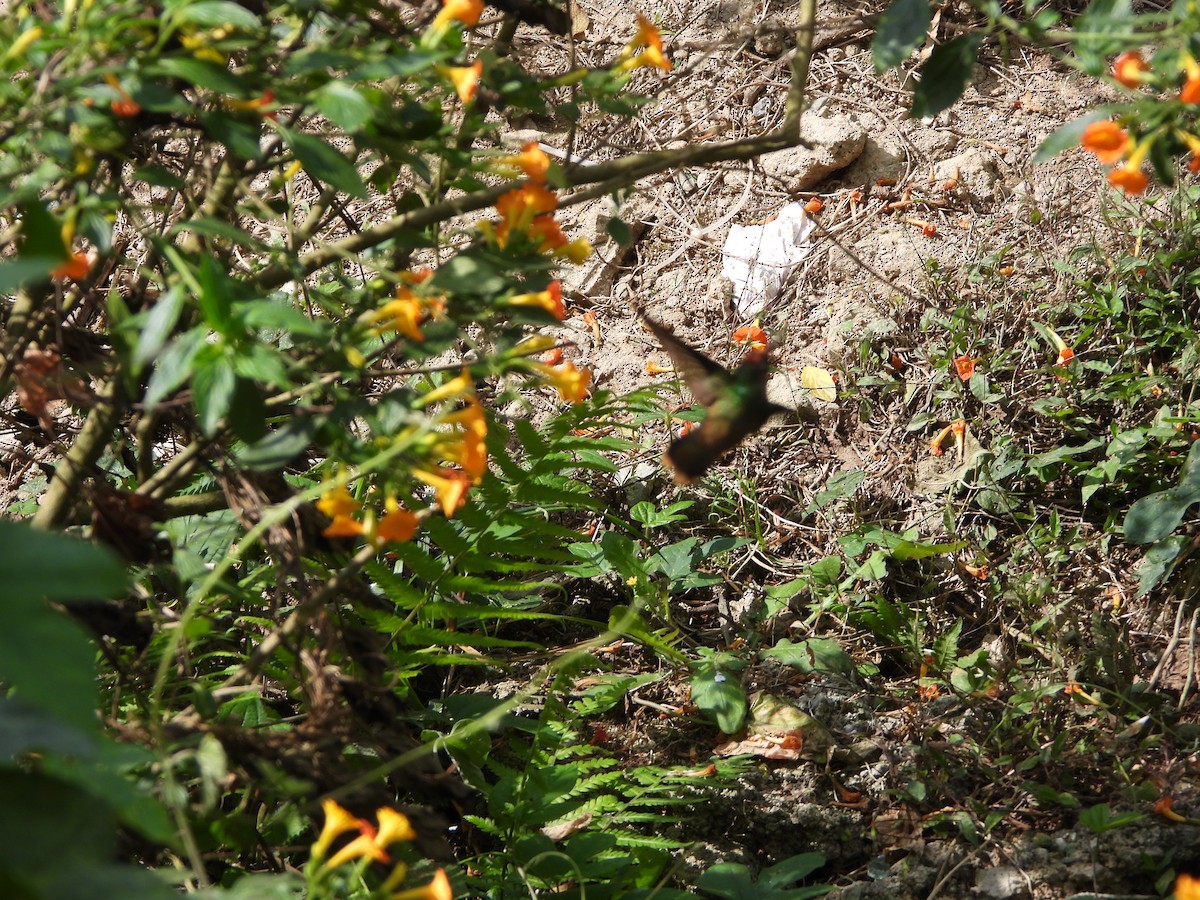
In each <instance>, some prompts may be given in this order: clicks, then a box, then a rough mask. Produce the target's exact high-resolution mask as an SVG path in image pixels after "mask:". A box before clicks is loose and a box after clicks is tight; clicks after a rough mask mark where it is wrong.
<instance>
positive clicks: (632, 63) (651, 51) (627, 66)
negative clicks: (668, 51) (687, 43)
mask: <svg viewBox="0 0 1200 900" xmlns="http://www.w3.org/2000/svg"><path fill="white" fill-rule="evenodd" d="M643 68H645V69H661V70H662V71H664V72H670V71H671V61H670V60H669V59H667V58H666V57H665V56H664V55H663V52H662V51H661V50H659V49H657V48H655V47H647V48H646V49H645V50H642V51H640V52H638V53H636V54H635V55H633V56H631V57H629V59H626V60H623V61H622V62H619V63H617V65H616V66H615V67H614V68H613V71H614V72H632V71H633V70H634V69H643Z"/></svg>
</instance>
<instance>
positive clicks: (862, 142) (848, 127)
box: [759, 115, 867, 192]
mask: <svg viewBox="0 0 1200 900" xmlns="http://www.w3.org/2000/svg"><path fill="white" fill-rule="evenodd" d="M800 134H801V137H803V138H804V140H805V142H806V143H807V144H808V145H809V146H807V147H788V148H787V149H784V150H776V151H775V152H774V153H767V154H764V155H763V156H762V157H760V158H759V164H760V165H761V166H762V170H763V172H765V173H766V174H767V175H768V176H769V177H772V178H776V179H778V180H779V181H781V182H782V183H783V185H784V186H785V187H786V188H787V190H789V191H792V192H798V191H806V190H808V189H809V188H811V187H813V185H815V184H817V183H818V182H820V181H822V180H824V179H825V178H828V177H829V176H830V175H831V174H832V173H834V172H837V171H839V170H841V169H844V168H846V166H848V165H850V164H851V163H852V162H854V161H855V160H856V159H858V157H859V156H860V155H861V154H862V152H863V149H864V148H865V147H866V145H867V133H866V131H865V130H864V129H863V127H862V125H860V124H859V123H858V120H856V119H854V118H851V117H850V116H844V115H831V116H828V117H826V118H816V117H808V116H806V117H805V118H804V120H803V121H802V122H801V123H800Z"/></svg>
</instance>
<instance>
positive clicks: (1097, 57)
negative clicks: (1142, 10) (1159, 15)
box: [1073, 0, 1133, 75]
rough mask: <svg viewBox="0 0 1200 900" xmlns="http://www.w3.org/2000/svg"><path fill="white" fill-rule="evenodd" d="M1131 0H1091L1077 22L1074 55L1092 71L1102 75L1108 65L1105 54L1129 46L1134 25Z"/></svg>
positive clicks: (1087, 70) (1074, 31) (1090, 73)
mask: <svg viewBox="0 0 1200 900" xmlns="http://www.w3.org/2000/svg"><path fill="white" fill-rule="evenodd" d="M1132 16H1133V4H1132V2H1131V0H1092V2H1091V3H1089V4H1088V7H1087V9H1085V10H1084V11H1083V14H1082V15H1081V16H1080V17H1079V19H1078V20H1077V21H1076V23H1075V28H1074V30H1073V43H1074V46H1075V55H1076V56H1077V57H1079V61H1080V62H1081V63H1082V64H1083V68H1084V70H1085V71H1086V72H1087V73H1088V74H1089V75H1100V74H1101V73H1103V72H1104V70H1105V69H1106V68H1107V67H1108V60H1107V59H1106V57H1108V56H1110V55H1112V54H1114V53H1117V52H1119V51H1121V50H1123V49H1125V47H1126V46H1127V44H1126V42H1127V41H1128V37H1127V35H1128V34H1129V32H1130V31H1131V29H1132V24H1131V22H1130V19H1131V18H1132Z"/></svg>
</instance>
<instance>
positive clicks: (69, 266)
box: [50, 253, 92, 281]
mask: <svg viewBox="0 0 1200 900" xmlns="http://www.w3.org/2000/svg"><path fill="white" fill-rule="evenodd" d="M91 268H92V264H91V262H89V261H88V258H87V256H86V254H83V253H72V254H71V257H70V258H69V259H68V260H67V261H66V262H65V263H62V264H60V265H57V266H55V267H54V268H53V269H51V270H50V277H51V278H53V279H55V280H56V281H79V280H80V279H83V278H86V277H87V273H88V271H89V270H90V269H91Z"/></svg>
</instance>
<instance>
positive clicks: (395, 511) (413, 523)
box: [371, 497, 421, 846]
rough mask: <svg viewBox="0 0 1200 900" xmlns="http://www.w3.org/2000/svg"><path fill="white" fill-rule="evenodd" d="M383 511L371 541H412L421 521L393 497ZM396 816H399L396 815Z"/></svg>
mask: <svg viewBox="0 0 1200 900" xmlns="http://www.w3.org/2000/svg"><path fill="white" fill-rule="evenodd" d="M384 509H385V510H386V511H385V512H384V515H383V518H382V519H380V520H379V522H378V523H377V524H376V525H375V528H374V531H373V534H372V535H371V538H372V540H374V541H376V542H378V543H387V542H388V541H395V542H396V543H398V544H399V543H403V542H404V541H410V540H412V537H413V535H414V534H416V533H417V529H418V528H420V527H421V520H420V519H418V518H417V517H416V516H415V515H414V514H413V513H411V512H409V511H408V510H407V509H405V508H404V507H402V506H401V505H400V504H399V503H397V502H396V498H395V497H388V498H387V500H386V501H385V502H384ZM380 812H382V810H380ZM396 815H400V814H399V813H396ZM404 821H405V822H407V821H408V820H407V819H405V820H404ZM379 822H380V828H382V827H383V819H382V818H381V819H380V820H379ZM397 840H398V839H397ZM381 846H386V844H381Z"/></svg>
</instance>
